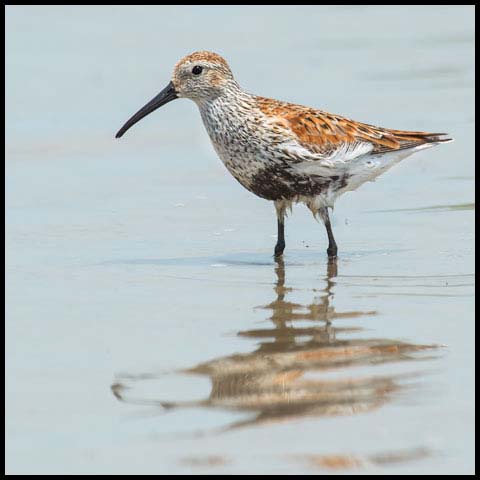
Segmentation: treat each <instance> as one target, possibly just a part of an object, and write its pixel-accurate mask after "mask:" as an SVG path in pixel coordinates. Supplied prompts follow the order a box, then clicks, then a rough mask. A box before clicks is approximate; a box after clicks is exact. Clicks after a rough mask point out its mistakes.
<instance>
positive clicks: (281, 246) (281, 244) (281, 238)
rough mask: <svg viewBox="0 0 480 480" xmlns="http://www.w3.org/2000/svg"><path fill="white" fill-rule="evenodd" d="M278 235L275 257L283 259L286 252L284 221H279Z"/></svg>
mask: <svg viewBox="0 0 480 480" xmlns="http://www.w3.org/2000/svg"><path fill="white" fill-rule="evenodd" d="M277 226H278V234H277V244H276V245H275V257H281V256H282V255H283V251H284V250H285V224H284V223H283V219H281V220H280V219H278V220H277Z"/></svg>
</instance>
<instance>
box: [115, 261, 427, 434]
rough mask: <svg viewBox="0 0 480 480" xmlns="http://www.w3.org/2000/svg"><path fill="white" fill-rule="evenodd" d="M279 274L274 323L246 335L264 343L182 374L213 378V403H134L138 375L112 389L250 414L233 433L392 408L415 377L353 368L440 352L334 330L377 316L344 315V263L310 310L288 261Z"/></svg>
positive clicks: (279, 265)
mask: <svg viewBox="0 0 480 480" xmlns="http://www.w3.org/2000/svg"><path fill="white" fill-rule="evenodd" d="M275 275H276V283H275V287H274V292H275V298H274V299H273V301H272V302H270V303H269V304H267V305H264V306H261V307H259V308H262V309H265V310H267V311H268V312H269V317H268V318H267V320H270V326H269V327H268V328H264V329H252V330H247V331H240V332H238V335H239V336H242V337H247V338H249V339H255V340H257V341H258V342H259V343H258V347H257V348H256V350H254V351H252V352H250V353H246V354H233V355H229V356H226V357H220V358H216V359H213V360H209V361H207V362H205V363H201V364H199V365H196V366H194V367H192V368H189V369H186V370H183V371H181V372H178V373H182V374H185V373H186V374H191V375H202V376H206V377H208V378H209V379H210V381H211V391H210V394H209V395H208V397H207V398H205V399H203V400H199V401H191V402H180V401H178V402H177V401H175V400H174V399H171V398H164V399H158V400H148V401H147V400H145V401H142V399H141V398H135V399H134V398H133V396H132V393H131V392H132V390H131V389H132V388H134V387H135V382H136V381H140V380H141V379H139V378H138V377H137V378H135V377H131V376H129V377H127V376H124V377H119V378H118V379H117V381H116V382H115V384H113V385H112V391H113V393H114V394H115V396H116V397H117V398H118V399H119V400H121V401H125V402H129V403H136V404H138V403H144V404H149V405H152V404H153V405H158V406H161V407H163V408H165V407H168V408H181V407H195V406H197V407H205V408H219V409H225V408H228V409H233V410H236V411H243V412H247V413H250V415H247V418H246V419H244V420H241V421H237V422H234V423H231V424H229V425H227V426H226V427H225V429H232V428H238V427H245V426H251V425H259V424H263V423H267V422H279V421H288V420H293V419H296V418H299V417H305V416H331V415H353V414H356V413H360V412H365V411H369V410H371V409H374V408H378V407H380V406H381V405H383V404H385V403H386V402H387V401H388V400H389V399H391V398H392V396H393V395H394V394H395V392H397V391H399V390H400V389H401V388H402V379H404V378H405V377H407V375H406V374H405V375H402V374H396V375H381V376H378V375H373V374H370V375H365V374H359V373H357V371H358V370H354V369H352V368H351V367H353V366H360V365H368V366H371V365H372V364H375V365H378V364H382V363H387V362H399V361H413V360H419V359H420V358H422V357H419V356H417V355H415V352H418V351H422V350H428V349H432V348H434V346H432V345H414V344H411V343H405V342H400V341H396V340H388V339H375V338H370V339H368V338H363V337H362V338H356V337H355V333H356V332H357V333H358V332H360V331H361V330H362V328H360V327H342V326H337V325H334V323H335V324H336V323H339V322H337V320H338V319H355V318H359V317H370V316H373V315H376V314H377V312H375V311H343V312H337V311H336V309H335V306H334V304H333V300H334V290H335V284H336V283H335V282H336V277H337V263H336V261H333V260H332V261H330V262H329V263H328V265H327V272H326V276H325V277H324V288H323V289H322V290H320V291H319V292H315V296H314V298H313V299H312V301H311V303H309V304H306V305H303V304H300V303H294V302H291V301H289V300H288V296H289V294H290V293H291V292H292V289H291V288H289V287H287V286H286V285H285V265H284V262H283V260H282V259H279V260H277V262H276V264H275ZM423 358H424V357H423ZM372 370H373V369H372V368H370V369H369V372H370V371H372ZM161 380H162V376H161V375H159V376H157V377H155V376H149V381H161ZM172 396H174V393H173V392H172Z"/></svg>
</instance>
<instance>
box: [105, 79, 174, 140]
mask: <svg viewBox="0 0 480 480" xmlns="http://www.w3.org/2000/svg"><path fill="white" fill-rule="evenodd" d="M176 98H178V95H177V92H176V91H175V87H174V86H173V83H172V82H170V83H169V84H168V85H167V86H166V87H165V88H164V89H163V90H162V91H161V92H160V93H159V94H158V95H157V96H156V97H155V98H154V99H152V100H150V101H149V102H148V103H147V104H146V105H145V106H144V107H143V108H141V109H140V110H139V111H138V112H137V113H136V114H135V115H133V116H132V117H131V118H130V119H129V120H127V122H126V123H125V125H124V126H123V127H122V128H121V129H120V130H119V131H118V132H117V134H116V135H115V138H120V137H121V136H122V135H123V134H124V133H125V132H126V131H127V130H128V129H129V128H130V127H131V126H132V125H135V124H136V123H137V122H138V121H140V120H141V119H142V118H143V117H146V116H147V115H148V114H149V113H152V112H153V111H154V110H156V109H157V108H160V107H161V106H162V105H165V104H166V103H168V102H171V101H172V100H175V99H176Z"/></svg>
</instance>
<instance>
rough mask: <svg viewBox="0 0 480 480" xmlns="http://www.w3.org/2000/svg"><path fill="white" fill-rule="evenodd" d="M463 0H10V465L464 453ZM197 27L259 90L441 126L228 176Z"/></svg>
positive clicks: (468, 61)
mask: <svg viewBox="0 0 480 480" xmlns="http://www.w3.org/2000/svg"><path fill="white" fill-rule="evenodd" d="M473 13H474V12H473V7H444V6H436V7H435V8H434V9H433V8H432V7H411V6H410V7H366V6H365V7H353V6H349V7H295V8H289V7H285V8H276V9H275V10H272V9H271V8H270V7H268V8H267V7H198V8H193V7H129V8H127V7H117V8H113V7H58V6H55V7H42V8H38V7H11V6H10V7H8V8H7V10H6V14H7V15H6V28H7V37H6V39H7V50H6V57H7V64H6V72H7V74H6V82H7V89H6V100H7V105H6V107H7V108H6V118H7V128H6V135H7V137H6V189H7V192H6V262H7V265H6V280H7V284H6V335H7V341H6V350H7V351H6V412H7V413H6V471H7V473H10V474H25V473H36V474H48V473H49V474H52V473H69V474H72V473H76V474H80V473H110V474H113V473H117V474H120V473H123V474H127V473H149V474H152V473H157V474H158V473H172V474H180V473H195V474H214V473H215V474H220V473H227V474H241V473H261V474H282V473H285V474H298V473H305V474H311V473H362V474H365V473H380V474H406V473H421V474H438V473H443V474H445V473H463V474H469V473H470V474H471V473H473V472H474V367H473V365H474V313H473V312H474V264H473V261H474V209H475V203H474V201H475V200H474V141H473V135H474V110H473V108H474V107H473V98H474V87H473V79H474V63H473V52H474V47H473V39H474V20H473ZM197 49H211V50H216V51H218V52H219V53H222V54H224V55H225V56H226V57H227V59H228V60H230V62H231V65H232V68H233V70H234V72H236V73H237V76H238V80H239V82H240V83H241V84H242V85H244V86H245V87H246V88H247V89H249V90H251V91H255V92H256V93H259V94H262V95H266V96H272V97H278V98H282V99H286V100H290V101H295V102H297V103H303V104H308V105H314V106H318V107H322V108H324V109H326V110H330V111H332V112H335V113H341V114H344V115H346V116H350V117H352V118H355V119H358V120H362V121H365V122H367V123H373V124H379V125H384V126H387V127H392V128H400V129H402V128H404V129H413V130H430V131H446V132H449V133H450V134H451V135H452V136H453V137H454V138H455V140H456V141H455V142H454V143H451V144H448V145H443V146H441V147H438V148H435V149H432V150H428V151H426V152H421V153H419V154H418V155H415V156H414V157H411V158H409V159H407V160H405V161H404V162H402V163H401V164H400V165H399V166H397V167H395V168H394V169H393V170H391V171H390V172H388V173H386V174H384V175H383V176H382V177H381V178H380V179H379V180H378V181H377V182H375V183H370V184H368V185H364V186H363V187H361V189H359V190H358V191H357V192H354V193H351V194H347V195H345V196H344V197H343V198H341V199H340V200H339V201H338V203H337V204H336V208H335V212H334V216H333V228H334V231H335V235H336V238H337V243H338V244H339V248H340V256H339V259H338V262H337V263H336V264H329V263H328V262H327V259H326V254H325V249H326V238H325V237H326V236H325V232H324V231H323V227H322V226H321V225H319V224H318V223H316V222H315V221H314V220H313V218H312V217H311V215H310V214H309V212H308V211H307V210H306V209H305V208H304V207H301V206H297V207H295V208H294V210H293V215H292V216H291V217H290V218H289V219H288V223H287V230H286V233H287V250H286V255H285V259H284V262H278V263H277V262H274V261H273V259H272V257H271V254H272V250H273V245H274V242H275V238H274V237H275V233H276V223H275V218H274V210H273V207H272V205H270V204H269V203H268V202H265V201H262V200H260V199H257V198H255V197H253V196H251V195H250V194H249V193H248V192H247V191H244V190H243V189H242V188H241V187H240V186H239V185H238V184H236V183H235V181H234V180H232V179H231V178H230V177H229V174H228V173H227V172H226V171H225V169H224V167H223V166H222V165H221V163H220V161H219V160H218V159H217V158H216V156H215V154H214V152H213V149H212V147H211V146H210V144H209V140H208V138H207V135H206V133H205V132H204V131H203V126H202V125H201V122H200V118H199V115H198V113H197V111H196V107H195V106H194V105H193V104H190V103H189V102H187V101H178V102H174V103H172V104H171V105H168V106H166V107H165V108H164V109H163V110H162V111H159V112H156V113H155V114H152V115H151V116H150V117H148V118H146V119H145V120H143V121H142V122H141V123H140V124H139V125H137V126H135V127H134V128H132V130H131V131H129V132H128V134H126V135H125V137H124V138H122V139H121V141H118V140H114V138H113V136H114V134H115V132H116V131H117V130H118V128H119V127H120V126H121V125H122V124H123V122H124V121H125V120H126V119H127V118H128V117H129V116H130V115H131V114H132V113H134V112H135V111H136V110H137V109H138V108H140V107H141V106H142V105H143V104H144V103H145V101H147V100H149V99H150V98H151V97H153V96H154V95H155V94H156V93H158V91H159V90H160V89H161V88H163V86H164V85H165V84H166V83H167V82H168V80H169V75H170V72H171V69H172V66H173V64H174V63H175V61H176V60H178V58H179V57H181V56H183V55H184V54H186V53H189V52H190V51H193V50H197Z"/></svg>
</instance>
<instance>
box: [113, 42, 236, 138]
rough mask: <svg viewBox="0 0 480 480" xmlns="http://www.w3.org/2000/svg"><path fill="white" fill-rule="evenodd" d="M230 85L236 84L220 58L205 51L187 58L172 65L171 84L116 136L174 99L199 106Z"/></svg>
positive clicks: (227, 67)
mask: <svg viewBox="0 0 480 480" xmlns="http://www.w3.org/2000/svg"><path fill="white" fill-rule="evenodd" d="M229 86H230V87H233V86H237V84H236V82H235V79H234V78H233V74H232V72H231V70H230V67H229V66H228V63H227V62H226V61H225V60H224V59H223V58H222V57H221V56H220V55H218V54H216V53H212V52H206V51H203V52H195V53H192V54H190V55H187V56H186V57H184V58H182V59H181V60H180V61H179V62H178V63H177V64H176V65H175V68H174V70H173V75H172V80H171V82H170V83H169V84H168V85H167V86H166V87H165V88H164V89H163V90H162V91H161V92H160V93H159V94H158V95H157V96H156V97H155V98H153V99H152V100H151V101H150V102H148V103H147V104H146V105H145V106H144V107H143V108H141V109H140V110H139V111H138V112H137V113H136V114H135V115H133V116H132V117H131V118H130V119H129V120H128V121H127V122H126V123H125V125H124V126H123V127H122V128H121V129H120V130H119V131H118V133H117V134H116V135H115V137H116V138H119V137H121V136H122V135H123V134H124V133H125V132H126V131H127V130H128V129H129V128H130V127H131V126H133V125H134V124H135V123H137V122H138V121H139V120H141V119H142V118H143V117H145V116H147V115H148V114H149V113H151V112H153V111H154V110H156V109H157V108H159V107H161V106H162V105H165V104H166V103H168V102H171V101H172V100H174V99H176V98H190V99H191V100H193V101H195V102H196V103H201V102H203V101H205V100H209V99H212V98H216V97H217V96H219V95H220V94H221V93H222V92H223V91H224V90H225V89H228V87H229Z"/></svg>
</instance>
